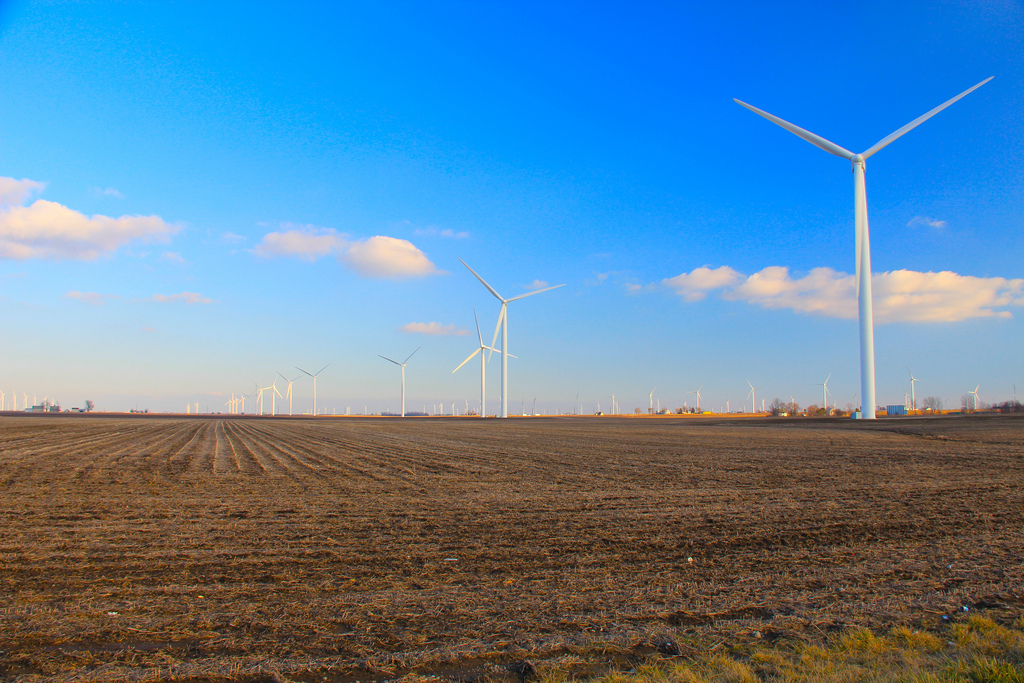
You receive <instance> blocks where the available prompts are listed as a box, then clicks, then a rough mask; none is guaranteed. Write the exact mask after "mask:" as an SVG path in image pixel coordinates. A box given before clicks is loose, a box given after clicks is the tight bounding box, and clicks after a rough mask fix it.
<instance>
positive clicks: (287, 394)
mask: <svg viewBox="0 0 1024 683" xmlns="http://www.w3.org/2000/svg"><path fill="white" fill-rule="evenodd" d="M277 374H278V375H280V377H281V379H283V380H284V381H285V382H288V390H287V391H285V392H284V398H286V399H288V415H291V414H292V385H293V384H295V379H298V377H296V378H295V379H288V378H287V377H285V376H284V375H282V374H281V373H280V372H279V373H277Z"/></svg>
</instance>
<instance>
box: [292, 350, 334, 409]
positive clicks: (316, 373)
mask: <svg viewBox="0 0 1024 683" xmlns="http://www.w3.org/2000/svg"><path fill="white" fill-rule="evenodd" d="M330 365H331V364H330V363H328V364H327V365H325V366H323V367H322V368H320V369H319V370H317V371H316V372H306V371H305V370H303V369H302V368H300V367H299V366H298V365H296V366H295V369H296V370H298V371H299V372H301V373H304V374H307V375H309V376H310V377H312V378H313V417H316V377H317V375H319V374H320V373H321V372H323V371H324V370H326V369H327V368H328V367H330Z"/></svg>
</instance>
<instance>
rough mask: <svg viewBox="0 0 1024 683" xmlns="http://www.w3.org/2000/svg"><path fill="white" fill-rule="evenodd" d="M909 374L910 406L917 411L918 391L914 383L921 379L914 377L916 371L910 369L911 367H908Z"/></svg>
mask: <svg viewBox="0 0 1024 683" xmlns="http://www.w3.org/2000/svg"><path fill="white" fill-rule="evenodd" d="M907 374H908V375H910V407H911V408H912V409H913V410H914V411H915V412H917V392H916V391H914V388H915V387H914V384H915V383H916V382H920V381H921V380H919V379H918V378H916V377H914V373H912V372H911V371H910V367H907Z"/></svg>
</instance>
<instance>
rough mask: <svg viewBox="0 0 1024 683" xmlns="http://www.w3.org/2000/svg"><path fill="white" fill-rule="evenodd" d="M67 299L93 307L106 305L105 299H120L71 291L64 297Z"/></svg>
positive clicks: (111, 295) (113, 296) (114, 296)
mask: <svg viewBox="0 0 1024 683" xmlns="http://www.w3.org/2000/svg"><path fill="white" fill-rule="evenodd" d="M64 297H65V298H67V299H74V300H75V301H81V302H82V303H85V304H91V305H93V306H102V305H103V304H105V303H107V299H119V298H120V297H119V296H117V295H116V294H99V293H98V292H77V291H71V292H68V293H67V294H65V295H64Z"/></svg>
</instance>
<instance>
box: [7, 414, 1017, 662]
mask: <svg viewBox="0 0 1024 683" xmlns="http://www.w3.org/2000/svg"><path fill="white" fill-rule="evenodd" d="M1022 482H1024V420H1022V419H1017V418H1012V417H1002V416H973V417H963V418H932V419H895V420H878V421H876V422H875V423H868V422H854V421H851V420H808V419H798V420H782V419H780V420H754V419H750V420H728V419H717V420H716V419H678V418H666V419H647V420H631V419H615V418H541V419H513V420H505V421H501V420H477V419H468V418H455V419H438V418H432V419H406V420H401V419H367V418H363V419H316V420H311V419H308V418H307V419H294V420H289V419H280V418H279V419H259V418H252V419H246V418H226V417H211V418H201V417H200V418H154V417H148V418H127V417H124V418H113V417H110V418H104V417H96V416H80V417H66V416H59V417H58V416H45V417H15V416H3V417H0V519H2V520H3V523H2V526H0V597H2V600H0V679H14V680H26V681H28V680H33V681H34V680H53V681H63V680H97V681H108V680H154V681H162V680H167V681H170V680H176V681H185V680H187V681H195V682H198V681H215V680H216V681H236V680H237V681H242V680H245V681H259V680H296V681H321V680H328V681H353V680H369V679H382V678H389V677H395V676H399V675H402V674H406V673H409V672H424V673H434V674H441V675H445V676H449V677H454V678H461V679H473V678H475V677H477V676H480V675H486V676H488V677H491V678H494V677H495V676H496V675H497V674H498V673H500V674H502V675H504V676H507V677H509V678H510V679H511V680H517V679H519V678H524V677H526V676H528V674H529V672H530V667H529V665H528V664H526V663H525V662H526V661H527V660H531V659H532V660H534V661H536V660H537V659H539V658H544V657H552V656H559V655H561V656H565V655H567V654H575V655H577V656H580V657H582V658H583V659H587V660H588V661H603V662H613V661H616V660H619V661H627V660H628V659H629V658H630V657H633V656H636V655H638V654H643V653H645V652H655V651H660V652H662V653H664V654H677V653H679V652H683V653H685V652H686V650H687V648H690V647H702V648H703V647H713V646H714V644H715V643H721V642H724V641H725V640H726V639H730V640H735V639H740V640H742V639H744V638H746V639H752V638H768V639H773V638H779V637H785V638H816V637H820V636H821V635H822V634H824V633H827V632H829V631H830V630H836V629H840V628H843V627H844V626H848V625H854V624H857V625H865V626H869V627H874V628H885V627H888V626H891V625H895V624H910V625H915V626H924V627H930V626H934V625H935V624H937V623H941V621H942V619H943V618H944V617H953V616H954V615H956V614H957V613H960V614H962V613H963V610H964V608H965V607H966V608H968V609H970V610H978V609H981V610H984V611H985V612H984V613H985V614H987V615H989V616H993V617H994V618H1002V617H1006V618H1010V617H1017V616H1020V615H1021V614H1022V613H1024V560H1022V555H1024V491H1022Z"/></svg>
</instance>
